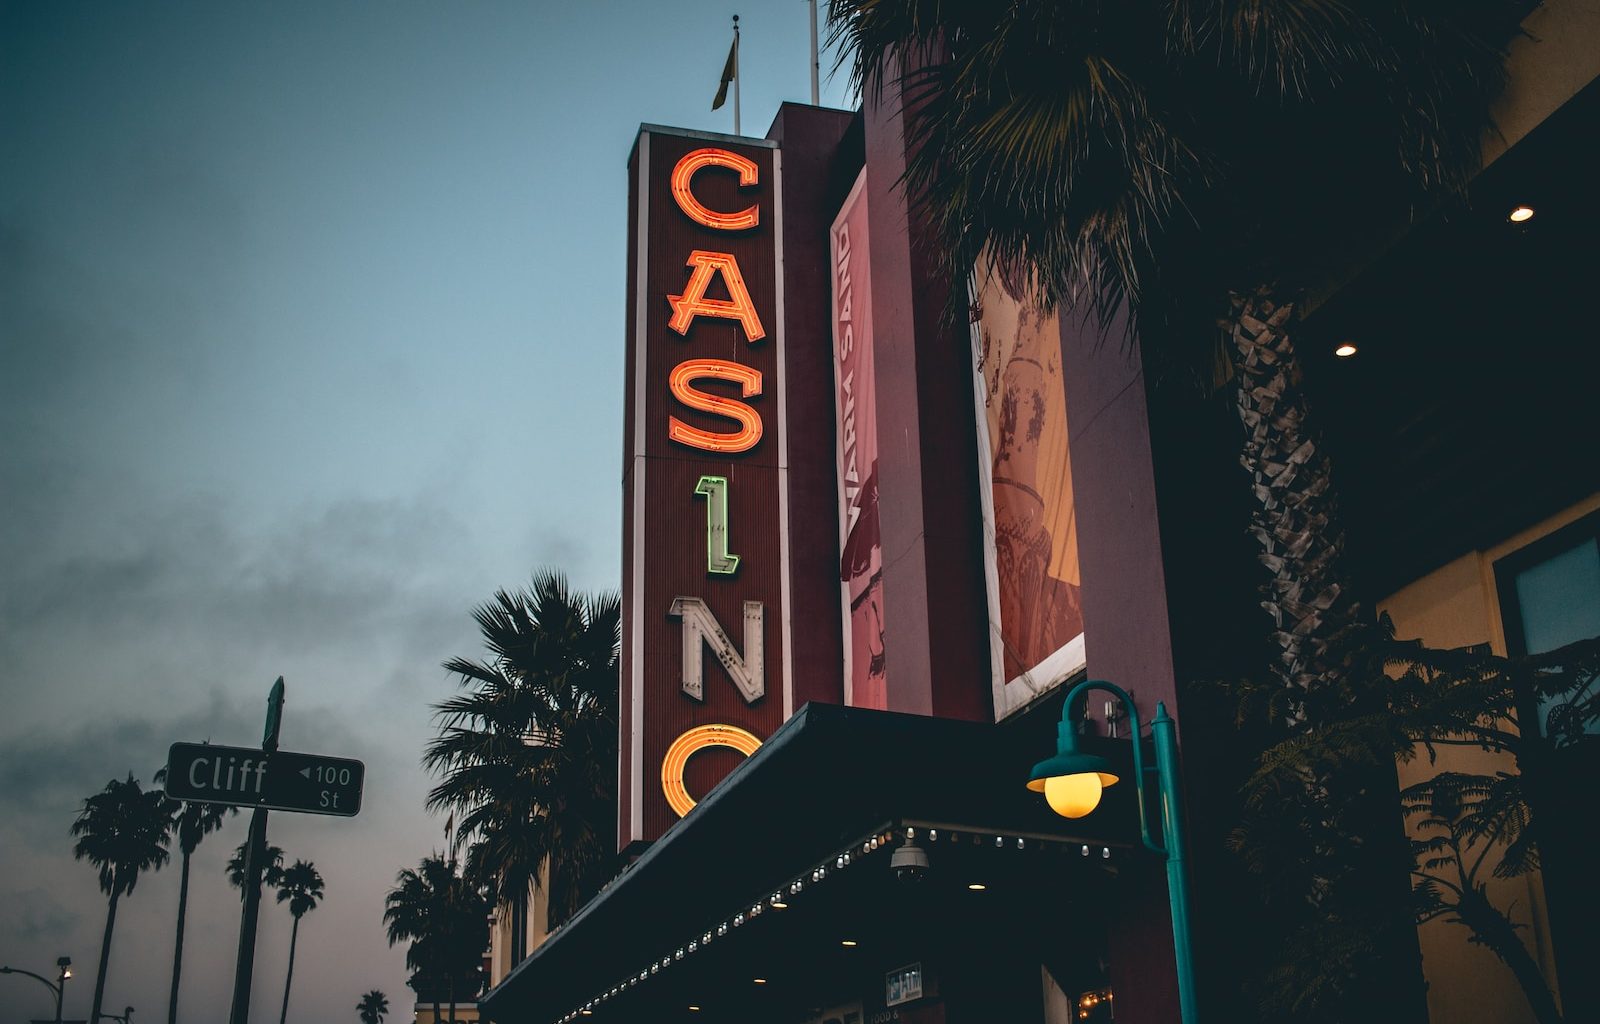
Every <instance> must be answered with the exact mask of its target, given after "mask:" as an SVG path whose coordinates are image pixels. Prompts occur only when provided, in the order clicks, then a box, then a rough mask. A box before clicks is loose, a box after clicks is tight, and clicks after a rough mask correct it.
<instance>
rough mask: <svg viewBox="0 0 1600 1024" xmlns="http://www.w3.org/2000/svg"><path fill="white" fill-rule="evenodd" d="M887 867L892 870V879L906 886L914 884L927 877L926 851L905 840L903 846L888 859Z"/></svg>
mask: <svg viewBox="0 0 1600 1024" xmlns="http://www.w3.org/2000/svg"><path fill="white" fill-rule="evenodd" d="M889 867H890V868H892V869H893V870H894V877H895V878H896V879H897V880H898V881H901V882H904V883H906V884H908V885H910V884H915V883H917V882H920V881H922V880H923V879H924V878H926V877H928V851H926V850H924V849H923V848H922V847H920V846H918V845H917V844H916V843H914V842H912V841H911V840H909V839H907V840H906V841H905V843H904V845H902V846H900V847H899V848H898V849H896V850H895V851H894V856H893V857H891V858H890V859H889Z"/></svg>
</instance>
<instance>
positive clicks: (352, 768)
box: [167, 743, 366, 817]
mask: <svg viewBox="0 0 1600 1024" xmlns="http://www.w3.org/2000/svg"><path fill="white" fill-rule="evenodd" d="M365 775H366V766H365V765H363V764H362V763H361V762H360V761H352V760H350V759H349V758H344V757H325V756H323V755H321V754H296V753H292V752H290V751H287V750H278V751H273V752H270V753H269V752H265V751H262V750H260V749H256V748H251V747H220V746H215V745H212V744H210V743H174V744H173V745H172V749H171V750H169V751H168V752H167V796H169V797H171V798H173V799H174V800H190V801H194V802H196V803H214V804H232V805H234V806H237V807H264V808H267V809H269V810H274V811H300V812H302V813H305V814H335V815H339V816H341V817H351V816H352V815H355V814H356V813H358V812H359V811H360V810H361V784H362V781H363V779H364V776H365Z"/></svg>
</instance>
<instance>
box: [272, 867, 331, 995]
mask: <svg viewBox="0 0 1600 1024" xmlns="http://www.w3.org/2000/svg"><path fill="white" fill-rule="evenodd" d="M275 884H276V885H277V888H278V902H279V903H285V902H286V903H288V904H289V913H290V914H291V915H293V917H294V927H293V928H292V929H290V931H289V969H288V971H287V972H285V973H284V976H283V1012H282V1013H280V1014H279V1015H278V1024H283V1022H284V1021H286V1020H288V1019H289V985H290V984H291V983H292V982H293V981H294V951H295V946H296V944H298V943H299V941H300V919H301V918H302V917H305V916H306V915H307V914H309V913H310V912H311V911H313V910H315V909H316V908H317V904H318V903H319V902H321V900H322V876H321V875H319V874H317V869H316V866H315V865H313V864H312V863H311V862H310V861H308V860H297V861H295V862H294V863H293V864H291V865H289V866H288V867H287V868H284V869H283V873H282V874H281V875H279V876H278V880H277V882H276V883H275Z"/></svg>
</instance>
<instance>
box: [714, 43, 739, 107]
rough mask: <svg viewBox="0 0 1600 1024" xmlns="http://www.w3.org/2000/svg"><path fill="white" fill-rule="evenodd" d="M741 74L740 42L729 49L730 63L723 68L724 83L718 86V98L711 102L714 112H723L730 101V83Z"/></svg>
mask: <svg viewBox="0 0 1600 1024" xmlns="http://www.w3.org/2000/svg"><path fill="white" fill-rule="evenodd" d="M738 74H739V40H738V39H737V38H735V39H734V41H733V43H732V45H730V46H729V47H728V62H727V63H726V64H724V65H723V66H722V83H721V84H720V85H718V86H717V98H716V99H714V100H712V101H711V109H712V110H721V109H722V105H723V104H724V103H726V102H727V101H728V83H729V82H731V81H733V80H734V78H735V77H736V76H737V75H738Z"/></svg>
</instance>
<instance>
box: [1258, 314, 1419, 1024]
mask: <svg viewBox="0 0 1600 1024" xmlns="http://www.w3.org/2000/svg"><path fill="white" fill-rule="evenodd" d="M1231 301H1232V321H1231V328H1232V330H1231V332H1230V333H1231V337H1232V341H1233V345H1234V355H1235V356H1236V358H1237V360H1238V367H1237V369H1238V375H1237V378H1236V384H1237V404H1238V414H1239V419H1240V422H1241V423H1242V424H1243V425H1244V428H1245V433H1246V437H1245V443H1244V447H1243V450H1242V452H1241V454H1240V458H1239V461H1240V463H1241V465H1243V466H1244V468H1245V469H1246V470H1247V471H1248V472H1249V473H1250V475H1251V489H1252V492H1253V494H1254V496H1255V499H1256V507H1255V509H1254V511H1253V512H1252V514H1251V525H1250V534H1251V536H1253V537H1254V538H1255V540H1256V542H1257V543H1258V544H1259V545H1260V553H1259V555H1258V558H1259V559H1260V561H1261V563H1262V565H1263V566H1265V567H1266V569H1267V571H1268V574H1269V577H1268V580H1267V581H1266V582H1264V583H1263V584H1262V587H1261V596H1262V602H1261V603H1262V607H1263V608H1265V609H1266V610H1267V612H1268V613H1269V614H1270V615H1271V616H1272V620H1273V632H1272V637H1271V639H1272V643H1273V645H1274V647H1275V648H1276V649H1277V654H1278V657H1277V658H1276V659H1275V661H1274V663H1273V664H1272V666H1271V670H1272V672H1273V673H1274V674H1275V675H1276V676H1277V678H1278V681H1279V683H1280V684H1281V688H1282V690H1281V692H1282V695H1283V699H1282V702H1281V704H1280V705H1279V708H1280V721H1279V722H1278V723H1276V724H1280V725H1286V726H1287V727H1288V729H1289V730H1290V732H1291V733H1293V732H1300V731H1303V730H1306V729H1314V728H1317V726H1318V725H1319V723H1321V722H1323V721H1326V720H1330V719H1333V718H1336V717H1338V716H1340V715H1342V714H1348V713H1350V712H1351V711H1352V710H1357V711H1359V709H1360V708H1362V707H1366V708H1368V709H1369V710H1373V711H1376V710H1379V709H1381V708H1382V707H1383V706H1384V705H1383V696H1384V694H1383V689H1382V684H1384V683H1386V682H1387V677H1385V676H1383V674H1382V671H1381V666H1378V665H1376V664H1372V663H1371V659H1370V658H1369V657H1368V656H1367V655H1366V654H1365V653H1364V651H1365V650H1366V647H1367V645H1366V644H1365V641H1366V640H1367V639H1368V638H1369V636H1370V634H1371V633H1372V629H1371V626H1370V624H1369V623H1368V621H1367V619H1366V617H1365V615H1364V614H1363V612H1362V610H1361V607H1360V605H1359V604H1358V602H1357V600H1356V595H1355V593H1354V590H1353V588H1352V587H1351V586H1350V585H1349V582H1348V580H1347V579H1346V578H1345V575H1344V570H1343V566H1342V564H1341V563H1342V556H1343V553H1344V545H1345V533H1344V523H1343V518H1342V516H1341V514H1340V510H1339V502H1338V495H1337V491H1336V490H1335V488H1334V486H1333V482H1332V471H1331V466H1330V463H1329V459H1328V455H1327V453H1326V452H1325V451H1324V450H1323V448H1322V444H1321V438H1320V437H1319V436H1318V434H1317V431H1316V430H1315V429H1314V428H1313V421H1312V418H1311V416H1310V414H1309V410H1308V406H1307V402H1306V396H1305V393H1304V392H1303V390H1302V389H1301V386H1300V384H1301V377H1302V370H1301V365H1300V357H1299V353H1298V352H1297V351H1296V349H1295V346H1294V343H1293V340H1292V338H1291V332H1290V326H1291V324H1292V322H1293V320H1294V316H1295V307H1294V304H1293V303H1292V302H1287V301H1283V300H1282V299H1281V297H1280V296H1278V295H1277V294H1275V293H1274V291H1273V289H1272V288H1270V287H1261V288H1256V289H1254V290H1252V291H1249V292H1246V293H1237V292H1236V293H1234V294H1233V295H1232V296H1231ZM1362 753H1363V754H1364V755H1365V756H1364V757H1363V756H1355V757H1354V758H1353V760H1352V761H1351V763H1350V764H1346V765H1341V766H1339V767H1338V769H1337V770H1336V771H1334V772H1331V773H1329V774H1326V775H1323V776H1322V777H1318V778H1315V779H1309V780H1307V785H1306V787H1305V789H1304V791H1303V792H1298V793H1296V794H1294V795H1292V796H1290V797H1289V799H1290V800H1291V801H1292V802H1293V803H1295V804H1296V806H1295V807H1294V808H1292V811H1291V813H1295V814H1298V815H1305V817H1306V820H1308V821H1310V822H1313V823H1315V824H1316V831H1318V832H1319V833H1325V834H1326V835H1327V836H1328V837H1329V838H1330V840H1331V841H1330V842H1324V843H1322V844H1321V846H1322V849H1323V850H1325V851H1327V852H1325V853H1316V854H1314V855H1313V858H1314V860H1315V861H1317V862H1318V863H1314V864H1311V865H1308V866H1307V869H1306V870H1305V871H1304V872H1303V874H1304V877H1303V878H1302V879H1300V881H1302V882H1303V883H1304V886H1305V893H1304V895H1305V896H1306V897H1307V898H1308V899H1309V901H1310V902H1309V903H1305V904H1302V909H1311V908H1314V910H1313V914H1314V916H1313V918H1312V919H1311V920H1310V921H1308V922H1307V924H1308V925H1309V927H1310V928H1311V929H1312V930H1313V931H1316V930H1320V929H1322V928H1324V927H1328V926H1331V923H1332V922H1334V921H1343V922H1345V924H1346V925H1347V926H1356V927H1357V928H1358V929H1359V930H1360V931H1362V932H1364V933H1365V934H1366V935H1368V936H1369V937H1370V942H1371V948H1372V951H1373V956H1372V959H1371V960H1369V961H1366V963H1365V966H1364V967H1363V968H1361V969H1359V971H1358V973H1359V974H1361V975H1364V976H1363V977H1357V978H1352V979H1350V983H1349V984H1348V986H1347V992H1346V994H1345V996H1344V997H1343V998H1349V999H1351V1000H1352V1002H1351V1005H1352V1006H1355V1005H1361V1004H1362V1003H1363V1001H1366V1002H1370V1000H1371V999H1376V998H1379V997H1382V998H1383V999H1385V1000H1386V1001H1387V1004H1388V1005H1390V1006H1391V1007H1392V1008H1394V1009H1396V1010H1397V1011H1398V1014H1397V1015H1398V1017H1399V1018H1400V1019H1419V1020H1421V1019H1426V1012H1427V1011H1426V1008H1425V1007H1426V1002H1425V995H1424V991H1425V990H1424V988H1423V983H1422V963H1421V960H1422V955H1421V949H1420V946H1419V945H1418V942H1417V935H1416V926H1415V922H1414V921H1413V919H1412V917H1411V913H1410V904H1409V902H1408V896H1409V888H1410V887H1409V881H1408V870H1409V868H1410V866H1411V862H1410V853H1409V847H1408V846H1407V843H1406V838H1405V832H1404V825H1403V821H1402V817H1401V814H1400V809H1399V799H1398V780H1397V779H1396V776H1395V768H1394V760H1393V754H1392V751H1390V750H1388V749H1373V750H1368V751H1364V752H1362Z"/></svg>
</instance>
